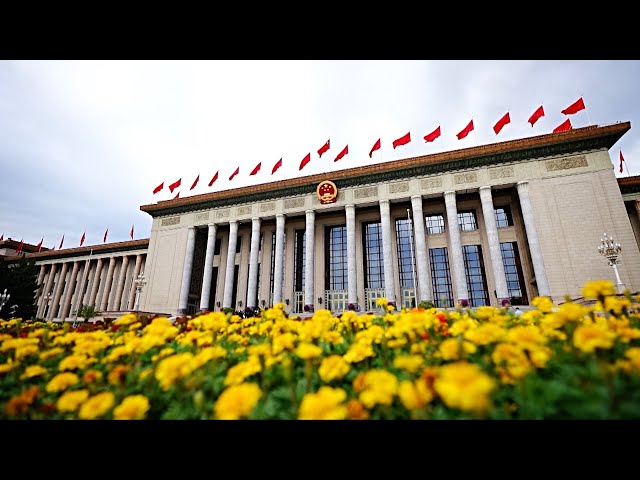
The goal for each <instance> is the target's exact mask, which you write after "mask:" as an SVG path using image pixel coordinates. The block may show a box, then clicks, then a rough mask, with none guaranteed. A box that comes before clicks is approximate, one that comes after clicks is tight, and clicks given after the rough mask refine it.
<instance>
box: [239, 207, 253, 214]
mask: <svg viewBox="0 0 640 480" xmlns="http://www.w3.org/2000/svg"><path fill="white" fill-rule="evenodd" d="M252 211H253V208H252V207H251V205H245V206H244V207H238V215H251V212H252Z"/></svg>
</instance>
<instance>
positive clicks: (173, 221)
mask: <svg viewBox="0 0 640 480" xmlns="http://www.w3.org/2000/svg"><path fill="white" fill-rule="evenodd" d="M179 223H180V217H169V218H163V219H162V223H160V226H162V227H168V226H170V225H178V224H179Z"/></svg>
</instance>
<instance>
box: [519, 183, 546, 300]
mask: <svg viewBox="0 0 640 480" xmlns="http://www.w3.org/2000/svg"><path fill="white" fill-rule="evenodd" d="M516 188H517V189H518V196H519V197H520V208H521V210H522V217H523V218H524V228H525V230H526V232H527V239H528V240H529V252H531V262H532V263H533V273H534V274H535V276H536V283H537V284H538V295H540V296H547V297H548V296H550V295H551V289H550V288H549V280H547V272H546V270H545V268H544V262H543V261H542V250H541V249H540V241H539V240H538V230H537V229H536V222H535V219H534V218H533V208H531V200H530V199H529V182H528V181H527V180H523V181H521V182H518V183H517V185H516Z"/></svg>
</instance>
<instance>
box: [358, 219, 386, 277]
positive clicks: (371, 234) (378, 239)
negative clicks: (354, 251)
mask: <svg viewBox="0 0 640 480" xmlns="http://www.w3.org/2000/svg"><path fill="white" fill-rule="evenodd" d="M362 242H363V250H364V288H383V287H384V260H383V256H382V225H381V223H380V222H371V223H364V224H362Z"/></svg>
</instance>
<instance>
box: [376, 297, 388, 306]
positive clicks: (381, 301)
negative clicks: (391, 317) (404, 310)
mask: <svg viewBox="0 0 640 480" xmlns="http://www.w3.org/2000/svg"><path fill="white" fill-rule="evenodd" d="M387 303H389V300H387V299H386V298H385V297H381V298H379V299H378V300H376V305H377V306H378V307H384V306H386V305H387Z"/></svg>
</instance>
